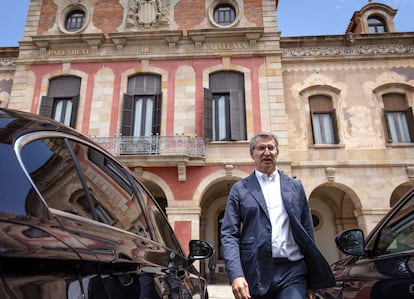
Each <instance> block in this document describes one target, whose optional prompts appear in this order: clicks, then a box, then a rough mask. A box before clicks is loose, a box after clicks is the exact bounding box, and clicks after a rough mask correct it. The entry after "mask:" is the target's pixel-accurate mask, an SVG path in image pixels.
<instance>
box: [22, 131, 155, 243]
mask: <svg viewBox="0 0 414 299" xmlns="http://www.w3.org/2000/svg"><path fill="white" fill-rule="evenodd" d="M21 157H22V162H23V164H24V167H25V168H26V170H27V172H28V174H29V175H30V177H31V178H32V180H33V182H34V184H35V185H36V187H37V189H38V190H39V192H40V193H41V194H42V196H43V198H44V199H45V201H46V203H47V205H48V206H49V207H50V208H53V209H56V210H60V211H63V212H66V213H70V214H75V215H79V216H82V217H86V218H89V219H93V220H95V221H99V222H102V223H106V224H111V225H114V226H116V227H119V228H121V229H124V230H128V231H131V232H133V233H136V234H140V235H143V236H148V232H149V228H148V227H147V222H146V215H144V213H143V209H142V206H141V204H142V202H141V198H140V197H139V193H138V192H136V190H137V187H136V186H135V184H137V183H136V181H134V179H133V178H132V176H129V177H128V174H127V172H126V171H123V168H122V166H120V165H119V164H118V163H117V162H115V161H114V160H112V158H111V157H109V156H107V155H105V154H104V153H102V152H100V151H99V150H97V149H95V148H93V147H90V146H88V145H87V144H84V143H81V142H78V141H76V140H71V139H69V138H64V137H60V136H59V137H48V138H42V139H36V140H33V141H31V142H29V143H27V144H25V145H24V147H23V148H22V150H21Z"/></svg>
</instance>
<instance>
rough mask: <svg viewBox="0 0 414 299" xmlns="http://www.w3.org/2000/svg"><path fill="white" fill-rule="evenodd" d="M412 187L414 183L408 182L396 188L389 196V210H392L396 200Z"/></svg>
mask: <svg viewBox="0 0 414 299" xmlns="http://www.w3.org/2000/svg"><path fill="white" fill-rule="evenodd" d="M413 187H414V181H408V182H405V183H401V184H400V185H398V186H396V187H395V189H394V191H393V192H392V194H391V196H390V208H392V207H393V206H394V205H395V204H396V203H397V202H398V200H399V199H400V198H401V197H403V196H404V194H406V193H407V192H408V191H410V190H411V188H413Z"/></svg>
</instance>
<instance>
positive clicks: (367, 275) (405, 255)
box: [342, 190, 414, 299]
mask: <svg viewBox="0 0 414 299" xmlns="http://www.w3.org/2000/svg"><path fill="white" fill-rule="evenodd" d="M352 261H353V262H354V263H349V264H348V265H347V266H346V274H345V275H344V276H343V285H342V287H343V289H342V294H343V298H371V299H380V298H398V299H406V298H407V299H408V298H414V273H413V271H414V190H412V191H411V192H409V193H408V194H407V195H406V197H405V198H404V199H403V200H401V201H400V202H399V203H398V204H397V205H396V206H395V207H394V208H393V209H392V210H391V211H390V213H389V214H388V215H387V216H386V217H385V218H384V219H383V220H382V221H381V222H380V223H379V224H378V226H377V227H376V228H374V230H373V231H372V233H371V234H370V236H369V237H368V238H367V242H366V246H365V256H361V257H357V258H356V257H352Z"/></svg>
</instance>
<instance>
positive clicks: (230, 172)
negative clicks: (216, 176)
mask: <svg viewBox="0 0 414 299" xmlns="http://www.w3.org/2000/svg"><path fill="white" fill-rule="evenodd" d="M224 169H225V171H226V176H228V177H231V176H233V169H234V165H232V164H227V165H224Z"/></svg>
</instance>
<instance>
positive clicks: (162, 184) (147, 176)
mask: <svg viewBox="0 0 414 299" xmlns="http://www.w3.org/2000/svg"><path fill="white" fill-rule="evenodd" d="M140 178H141V179H142V180H143V184H145V181H150V182H152V183H154V184H155V185H157V186H158V187H159V188H160V189H161V190H162V192H163V193H164V195H165V197H166V198H167V199H168V201H170V202H173V201H175V198H174V193H173V192H172V190H171V188H170V186H169V185H168V183H167V182H166V181H165V180H164V179H163V178H162V177H160V176H158V175H156V174H153V173H151V172H148V171H144V172H143V173H142V176H140Z"/></svg>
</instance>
